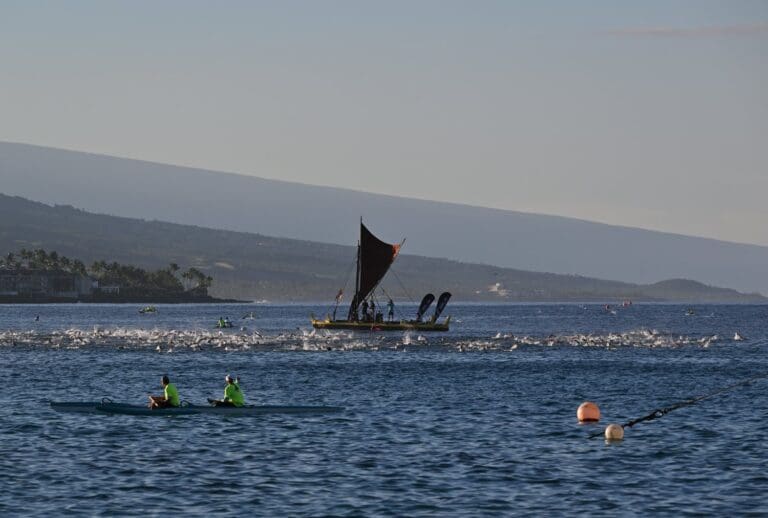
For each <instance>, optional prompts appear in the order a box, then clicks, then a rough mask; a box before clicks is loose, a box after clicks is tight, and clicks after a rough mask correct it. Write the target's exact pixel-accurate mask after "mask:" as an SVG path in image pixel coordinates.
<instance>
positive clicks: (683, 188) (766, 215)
mask: <svg viewBox="0 0 768 518" xmlns="http://www.w3.org/2000/svg"><path fill="white" fill-rule="evenodd" d="M0 140H8V141H16V142H26V143H31V144H40V145H46V146H55V147H61V148H67V149H77V150H83V151H92V152H97V153H104V154H110V155H118V156H125V157H131V158H140V159H145V160H151V161H159V162H167V163H174V164H182V165H190V166H197V167H203V168H208V169H217V170H226V171H234V172H240V173H244V174H253V175H257V176H262V177H266V178H276V179H284V180H292V181H299V182H304V183H312V184H321V185H332V186H341V187H350V188H353V189H359V190H365V191H374V192H378V193H386V194H395V195H404V196H413V197H419V198H428V199H436V200H446V201H455V202H461V203H468V204H476V205H485V206H492V207H499V208H505V209H514V210H521V211H528V212H540V213H549V214H560V215H565V216H574V217H579V218H584V219H590V220H596V221H603V222H608V223H615V224H622V225H630V226H638V227H644V228H652V229H660V230H666V231H673V232H680V233H690V234H695V235H701V236H708V237H716V238H721V239H727V240H734V241H743V242H750V243H758V244H763V245H768V224H767V222H768V2H767V1H753V2H748V1H743V2H742V1H720V2H712V1H703V0H694V1H670V0H665V1H642V2H616V1H605V2H586V1H585V2H575V1H562V2H538V1H536V2H534V1H529V2H513V1H503V2H493V1H482V0H472V1H463V2H452V1H447V0H439V1H419V0H411V1H403V2H395V1H391V0H387V1H378V2H368V1H361V0H350V1H344V2H337V1H319V0H312V1H306V2H298V1H284V0H282V1H274V2H234V1H228V2H196V1H189V0H184V1H175V2H174V1H162V2H157V1H151V2H149V1H148V2H137V1H132V2H127V1H126V2H122V3H117V2H105V1H102V0H99V1H92V2H81V1H67V2H53V1H52V2H35V1H30V0H23V1H18V2H7V1H2V0H0ZM0 191H5V192H12V186H0ZM62 202H66V200H62Z"/></svg>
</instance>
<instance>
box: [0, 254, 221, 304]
mask: <svg viewBox="0 0 768 518" xmlns="http://www.w3.org/2000/svg"><path fill="white" fill-rule="evenodd" d="M0 267H4V268H6V269H10V270H21V269H28V270H43V271H63V272H68V273H71V274H76V275H87V276H89V277H91V278H93V279H96V280H98V281H99V285H100V286H102V287H104V286H117V287H119V288H120V291H121V292H123V293H134V294H177V293H178V294H180V293H190V294H196V295H203V296H206V295H207V294H208V288H210V287H211V284H212V283H213V278H212V277H211V276H209V275H206V274H205V273H203V272H201V271H200V270H198V269H197V268H194V267H190V268H188V269H186V270H184V271H181V268H180V267H179V265H178V264H176V263H170V264H169V265H168V267H166V268H160V269H158V270H154V271H148V270H144V269H143V268H138V267H136V266H133V265H125V264H120V263H118V262H116V261H113V262H111V263H108V262H106V261H103V260H102V261H94V263H93V264H91V266H90V267H86V265H85V264H84V263H83V262H82V261H80V260H79V259H70V258H68V257H65V256H63V255H59V254H58V253H57V252H56V251H51V252H47V251H45V250H44V249H42V248H38V249H36V250H27V249H25V248H22V249H21V250H19V251H18V252H17V253H15V252H9V253H8V254H7V255H5V256H4V257H0Z"/></svg>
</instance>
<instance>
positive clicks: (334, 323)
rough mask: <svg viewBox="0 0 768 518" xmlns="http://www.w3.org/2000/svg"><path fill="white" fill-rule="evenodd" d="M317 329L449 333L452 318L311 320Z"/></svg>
mask: <svg viewBox="0 0 768 518" xmlns="http://www.w3.org/2000/svg"><path fill="white" fill-rule="evenodd" d="M311 322H312V327H314V328H315V329H349V330H352V331H426V332H433V331H442V332H445V331H448V329H449V325H450V322H451V317H448V318H446V319H445V321H444V322H416V321H415V320H401V321H399V322H355V321H349V320H330V319H325V320H318V319H316V318H313V319H311Z"/></svg>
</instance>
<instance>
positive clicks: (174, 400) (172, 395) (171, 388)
mask: <svg viewBox="0 0 768 518" xmlns="http://www.w3.org/2000/svg"><path fill="white" fill-rule="evenodd" d="M165 400H166V401H170V403H171V405H172V406H179V391H178V390H176V385H174V384H173V383H169V384H167V385H166V386H165Z"/></svg>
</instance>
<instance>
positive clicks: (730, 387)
mask: <svg viewBox="0 0 768 518" xmlns="http://www.w3.org/2000/svg"><path fill="white" fill-rule="evenodd" d="M765 378H768V373H765V374H761V375H759V376H755V377H754V378H749V379H746V380H742V381H739V382H737V383H733V384H732V385H728V386H726V387H722V388H720V389H717V390H715V391H714V392H710V393H708V394H704V395H703V396H698V397H694V398H690V399H686V400H683V401H680V402H678V403H674V404H672V405H669V406H666V407H663V408H657V409H656V410H654V411H653V412H651V413H650V414H647V415H644V416H642V417H638V418H636V419H631V420H629V421H627V422H626V423H624V424H622V425H620V426H621V427H622V428H632V427H633V426H635V425H636V424H639V423H643V422H645V421H653V420H654V419H659V418H661V417H664V416H665V415H667V414H668V413H670V412H671V411H673V410H677V409H678V408H683V407H686V406H691V405H695V404H696V403H698V402H700V401H704V400H705V399H710V398H713V397H715V396H719V395H720V394H723V393H725V392H728V391H729V390H733V389H735V388H738V387H741V386H744V385H749V384H750V383H752V382H754V381H757V380H761V379H765ZM602 435H603V432H599V433H593V434H592V435H590V436H589V439H594V438H595V437H600V436H602Z"/></svg>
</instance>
